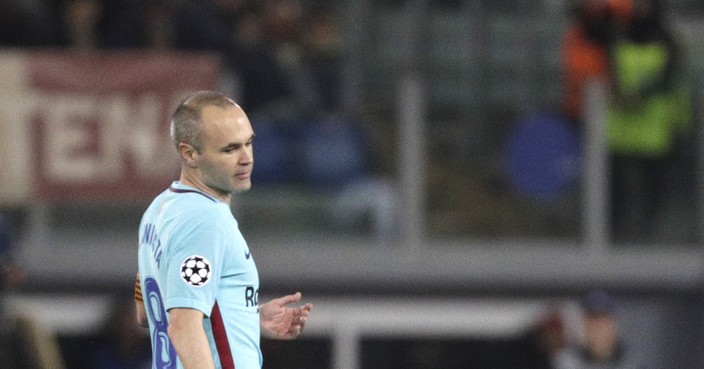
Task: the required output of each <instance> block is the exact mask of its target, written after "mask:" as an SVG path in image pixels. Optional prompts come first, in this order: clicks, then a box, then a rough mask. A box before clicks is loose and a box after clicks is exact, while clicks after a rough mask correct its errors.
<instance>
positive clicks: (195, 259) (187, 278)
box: [181, 255, 210, 287]
mask: <svg viewBox="0 0 704 369" xmlns="http://www.w3.org/2000/svg"><path fill="white" fill-rule="evenodd" d="M181 278H182V279H183V281H184V282H186V283H187V284H189V285H191V286H196V287H200V286H202V285H204V284H206V283H208V281H209V280H210V263H209V262H208V259H206V258H204V257H202V256H198V255H193V256H189V257H188V258H186V260H184V261H183V263H182V264H181Z"/></svg>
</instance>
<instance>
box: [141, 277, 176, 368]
mask: <svg viewBox="0 0 704 369" xmlns="http://www.w3.org/2000/svg"><path fill="white" fill-rule="evenodd" d="M144 289H145V290H146V291H147V294H146V296H145V299H144V305H145V307H146V310H147V314H149V320H150V321H151V322H152V323H153V324H154V330H153V333H152V345H153V346H154V347H153V354H154V358H153V361H154V367H155V368H157V369H173V368H176V350H175V349H174V346H173V345H172V344H171V341H170V340H169V334H168V332H167V328H168V327H169V321H168V320H167V316H166V310H164V303H163V302H162V301H161V291H160V290H159V285H158V284H157V283H156V280H154V278H147V279H145V280H144Z"/></svg>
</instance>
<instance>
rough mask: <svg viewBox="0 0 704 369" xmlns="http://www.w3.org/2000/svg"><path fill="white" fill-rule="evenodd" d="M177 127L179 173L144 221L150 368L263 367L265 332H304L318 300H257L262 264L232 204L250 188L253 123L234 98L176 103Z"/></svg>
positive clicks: (142, 268)
mask: <svg viewBox="0 0 704 369" xmlns="http://www.w3.org/2000/svg"><path fill="white" fill-rule="evenodd" d="M171 136H172V138H173V141H174V144H175V145H176V148H177V151H178V155H179V158H180V160H181V175H180V178H179V180H178V181H175V182H173V183H172V184H171V186H170V187H169V188H168V189H166V190H165V191H164V192H162V193H161V194H160V195H158V196H157V197H156V198H155V199H154V201H153V202H152V203H151V205H150V206H149V207H148V209H147V210H146V211H145V213H144V216H143V217H142V221H141V224H140V226H139V274H138V280H137V283H136V291H135V292H136V299H137V315H138V316H137V320H138V322H139V323H140V324H141V325H143V326H145V325H148V327H149V330H150V335H151V343H152V355H153V359H152V362H153V364H152V368H153V369H162V368H185V369H190V368H198V369H206V368H207V369H210V368H224V369H227V368H230V369H234V368H237V369H258V368H261V366H262V361H263V359H262V353H261V349H260V344H259V341H260V335H264V336H266V337H271V338H280V339H293V338H296V337H297V336H298V335H299V334H300V333H301V331H302V330H303V327H304V325H305V323H306V320H307V318H308V313H309V312H310V311H311V310H312V309H313V305H312V304H305V305H303V306H297V307H294V306H292V304H295V303H297V302H298V301H300V299H301V294H300V293H296V294H293V295H288V296H284V297H280V298H277V299H273V300H271V301H269V302H267V303H265V304H259V301H258V300H259V276H258V272H257V267H256V265H255V263H254V258H253V256H252V253H251V250H250V249H249V246H248V245H247V243H246V242H245V240H244V238H243V237H242V234H241V233H240V231H239V228H238V224H237V221H236V220H235V218H234V216H233V215H232V213H231V211H230V200H231V198H232V194H233V193H235V192H239V191H245V190H248V189H249V188H250V187H251V181H250V176H251V173H252V164H253V151H252V141H253V139H254V132H253V130H252V126H251V124H250V122H249V119H248V118H247V115H246V114H245V112H244V111H243V110H242V109H241V108H240V106H239V105H237V104H236V103H235V102H233V101H232V100H231V99H229V98H228V97H226V96H224V95H223V94H221V93H219V92H215V91H200V92H196V93H194V94H192V95H191V96H190V97H188V98H187V99H186V100H185V101H183V102H182V103H181V104H180V105H179V106H178V107H177V108H176V110H175V111H174V113H173V116H172V120H171ZM142 296H143V298H142ZM145 323H147V324H145Z"/></svg>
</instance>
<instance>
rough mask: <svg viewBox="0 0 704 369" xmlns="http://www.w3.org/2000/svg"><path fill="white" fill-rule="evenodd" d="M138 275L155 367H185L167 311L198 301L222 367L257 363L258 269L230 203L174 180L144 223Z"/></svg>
mask: <svg viewBox="0 0 704 369" xmlns="http://www.w3.org/2000/svg"><path fill="white" fill-rule="evenodd" d="M139 276H140V282H141V285H142V294H143V298H144V304H145V307H146V311H147V318H148V320H149V331H150V333H151V342H152V355H153V365H152V367H153V368H154V369H164V368H169V369H171V368H182V365H181V363H180V361H179V360H178V359H177V357H176V354H175V351H174V349H173V346H172V345H171V343H170V341H169V338H168V334H167V328H168V324H169V323H168V313H167V312H168V311H169V309H172V308H192V309H197V310H200V311H201V312H203V314H205V317H206V319H203V327H204V329H205V332H206V335H207V336H208V340H209V342H210V348H211V351H212V352H213V359H214V361H215V366H216V368H223V369H235V368H236V369H259V368H261V366H262V353H261V349H260V346H259V337H260V330H259V303H258V299H259V275H258V273H257V267H256V265H255V264H254V259H253V258H252V255H251V253H250V251H249V247H248V246H247V243H246V242H245V240H244V238H243V237H242V234H241V233H240V231H239V228H238V225H237V221H236V220H235V218H234V216H233V215H232V212H231V211H230V207H229V205H228V204H225V203H223V202H222V201H220V200H218V199H215V198H213V197H211V196H209V195H207V194H205V193H203V192H200V191H198V190H196V189H194V188H191V187H188V186H185V185H183V184H181V183H179V182H174V183H173V184H172V185H171V187H169V189H167V190H166V191H164V192H162V193H161V194H160V195H159V196H157V197H156V199H154V201H153V202H152V204H151V205H150V206H149V208H148V209H147V210H146V212H145V213H144V216H143V217H142V222H141V224H140V226H139Z"/></svg>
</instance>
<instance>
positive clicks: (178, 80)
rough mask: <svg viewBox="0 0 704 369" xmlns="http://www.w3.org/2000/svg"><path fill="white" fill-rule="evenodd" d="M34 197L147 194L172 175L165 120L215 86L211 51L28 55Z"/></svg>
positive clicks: (216, 64)
mask: <svg viewBox="0 0 704 369" xmlns="http://www.w3.org/2000/svg"><path fill="white" fill-rule="evenodd" d="M27 73H28V83H29V85H30V89H31V90H32V96H33V99H34V100H35V103H34V104H33V108H32V111H31V112H30V113H31V114H29V117H30V120H31V122H30V123H31V127H32V134H31V137H32V141H33V142H32V147H33V148H34V149H33V150H32V151H33V157H34V163H35V169H36V170H35V179H36V195H35V196H36V197H37V198H38V199H41V200H49V201H57V200H78V199H81V200H83V199H85V200H90V201H96V200H98V201H100V200H105V201H121V200H123V201H124V200H126V201H130V200H138V199H144V200H146V199H150V198H152V197H153V196H154V195H156V194H157V193H158V192H160V191H161V190H163V189H164V188H166V187H167V186H168V185H169V183H170V182H171V181H173V180H175V179H177V178H178V173H179V163H178V158H177V156H176V151H175V150H176V149H175V147H174V145H173V144H172V142H171V139H170V137H169V118H170V114H171V112H172V111H173V109H174V108H175V107H176V105H177V104H178V103H179V102H180V101H181V99H183V97H184V96H185V95H186V94H187V93H188V92H190V91H194V90H199V89H213V88H216V86H217V84H218V80H219V78H220V60H219V58H218V57H216V56H213V55H207V54H206V55H204V54H198V55H193V54H174V53H135V52H115V53H113V52H110V53H96V54H81V53H72V52H38V53H34V54H31V58H29V59H28V69H27Z"/></svg>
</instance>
